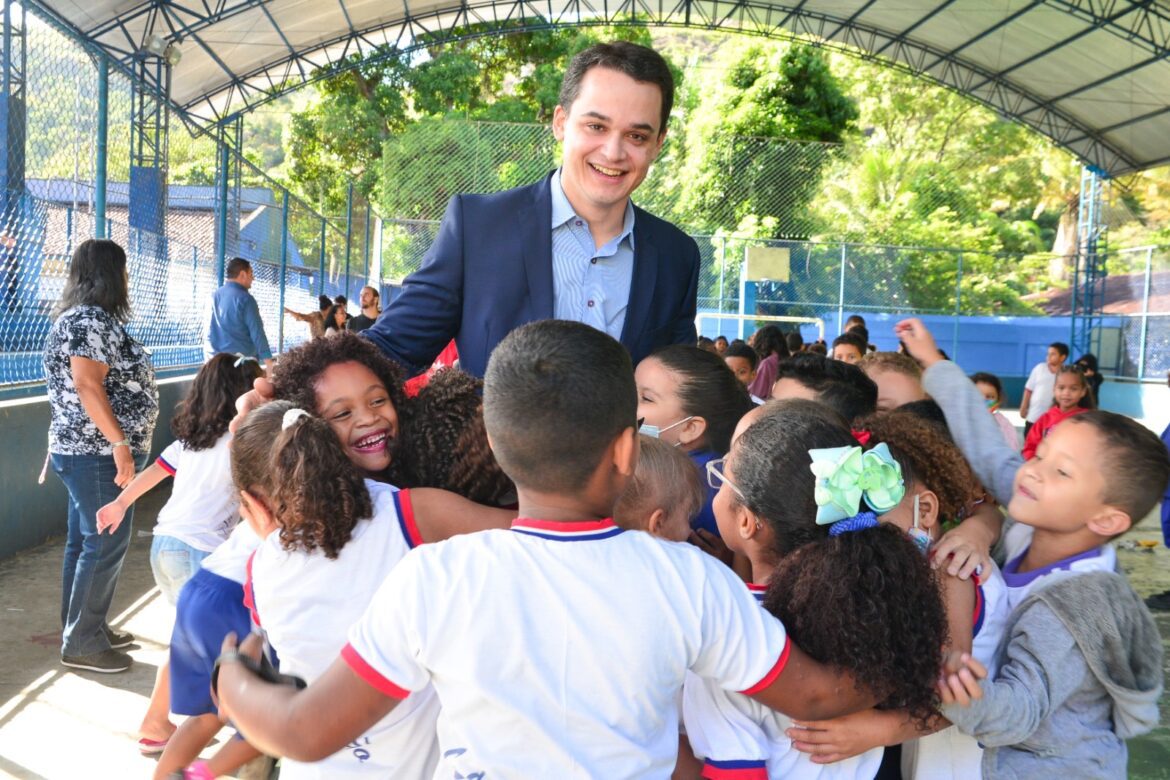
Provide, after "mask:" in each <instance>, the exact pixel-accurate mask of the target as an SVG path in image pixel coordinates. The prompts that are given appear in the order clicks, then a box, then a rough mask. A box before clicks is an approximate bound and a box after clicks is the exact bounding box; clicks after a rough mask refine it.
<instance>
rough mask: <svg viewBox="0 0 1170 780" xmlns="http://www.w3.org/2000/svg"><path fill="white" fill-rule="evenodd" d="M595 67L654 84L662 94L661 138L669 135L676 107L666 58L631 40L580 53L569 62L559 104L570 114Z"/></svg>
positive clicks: (672, 79)
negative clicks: (670, 123) (587, 77)
mask: <svg viewBox="0 0 1170 780" xmlns="http://www.w3.org/2000/svg"><path fill="white" fill-rule="evenodd" d="M593 68H608V69H610V70H616V71H618V72H619V73H624V74H625V75H627V76H629V77H630V78H632V79H633V80H634V81H640V82H642V83H643V84H653V85H655V86H656V87H658V91H659V92H661V93H662V111H661V116H660V117H659V119H660V124H659V125H658V135H659V136H661V135H662V134H663V133H665V132H666V123H667V122H668V121H670V109H671V108H672V107H673V106H674V75H673V74H672V73H671V72H670V66H669V65H667V64H666V60H664V59H662V55H661V54H659V53H658V52H656V51H654V50H653V49H648V48H646V47H645V46H639V45H638V44H636V43H629V42H628V41H612V42H610V43H595V44H593V45H592V46H590V47H589V48H588V49H585V50H584V51H582V52H580V53H579V54H577V55H576V56H574V57H573V59H572V60H571V61H570V62H569V67H568V68H567V69H566V70H565V77H564V79H563V80H562V81H561V93H560V96H559V98H558V99H557V102H558V103H559V104H560V106H561V108H563V109H564V110H565V112H566V113H567V112H568V111H569V109H570V108H571V107H572V106H573V103H574V101H576V100H577V95H578V94H580V92H581V82H582V81H583V80H584V79H585V74H586V73H588V72H589V71H590V70H592V69H593Z"/></svg>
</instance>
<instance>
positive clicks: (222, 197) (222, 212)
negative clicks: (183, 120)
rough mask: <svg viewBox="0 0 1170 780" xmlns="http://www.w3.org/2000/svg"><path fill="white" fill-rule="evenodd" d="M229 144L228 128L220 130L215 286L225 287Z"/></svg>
mask: <svg viewBox="0 0 1170 780" xmlns="http://www.w3.org/2000/svg"><path fill="white" fill-rule="evenodd" d="M229 152H230V150H229V149H228V143H227V131H226V128H222V127H221V128H220V133H219V181H217V182H216V190H217V191H216V198H217V199H218V200H219V204H218V206H219V221H218V222H219V224H218V226H217V230H218V234H219V235H218V238H217V240H216V242H215V280H216V281H215V286H216V287H220V286H222V285H223V277H224V264H225V263H226V262H227V244H228V240H227V230H228V189H229V187H230V181H229V179H230V177H229V175H228V166H229V165H230V164H231V155H230V153H229Z"/></svg>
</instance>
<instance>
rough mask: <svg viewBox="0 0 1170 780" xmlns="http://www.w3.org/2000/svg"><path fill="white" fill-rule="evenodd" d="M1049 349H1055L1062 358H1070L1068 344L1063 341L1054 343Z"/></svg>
mask: <svg viewBox="0 0 1170 780" xmlns="http://www.w3.org/2000/svg"><path fill="white" fill-rule="evenodd" d="M1048 348H1049V349H1055V350H1056V351H1057V352H1059V353H1060V354H1061V356H1062V357H1066V358H1067V357H1068V344H1065V343H1064V342H1063V341H1054V342H1052V343H1051V344H1049V345H1048Z"/></svg>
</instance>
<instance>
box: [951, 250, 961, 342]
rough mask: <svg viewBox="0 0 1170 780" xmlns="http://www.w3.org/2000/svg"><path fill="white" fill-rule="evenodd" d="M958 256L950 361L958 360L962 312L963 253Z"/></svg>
mask: <svg viewBox="0 0 1170 780" xmlns="http://www.w3.org/2000/svg"><path fill="white" fill-rule="evenodd" d="M957 254H958V258H957V260H958V266H957V267H956V269H955V329H954V332H953V333H952V334H951V360H954V361H956V362H958V360H959V315H960V313H961V311H962V308H961V301H962V299H963V253H962V252H959V253H957Z"/></svg>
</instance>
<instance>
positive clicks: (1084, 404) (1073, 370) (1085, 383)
mask: <svg viewBox="0 0 1170 780" xmlns="http://www.w3.org/2000/svg"><path fill="white" fill-rule="evenodd" d="M1063 374H1072V375H1073V376H1075V377H1077V378H1078V379H1080V380H1081V387H1083V388H1085V394H1084V395H1082V396H1081V400H1080V401H1077V406H1079V407H1081V408H1082V409H1096V408H1097V399H1096V398H1094V397H1093V385H1092V383H1091V382H1090V381H1089V377H1087V376H1085V372H1084V370H1083V369H1082V368H1081V367H1080V366H1077V365H1072V366H1068V365H1065V366H1061V367H1060V370H1059V371H1057V372H1056V379H1057V380H1059V379H1060V377H1061V375H1063ZM1055 384H1056V382H1055V381H1054V382H1053V385H1055ZM1053 400H1054V401H1055V399H1053Z"/></svg>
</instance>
